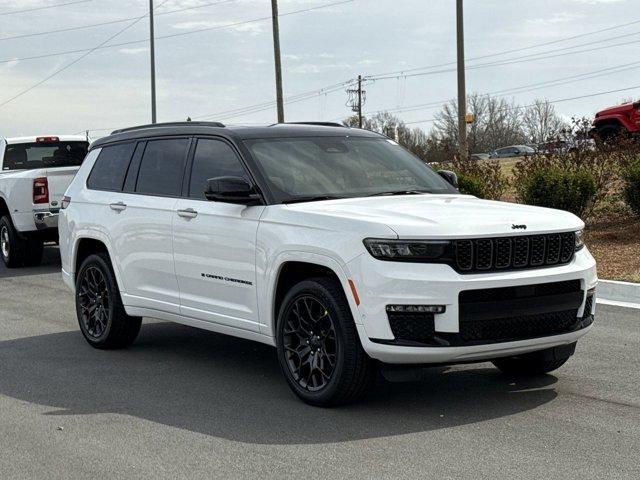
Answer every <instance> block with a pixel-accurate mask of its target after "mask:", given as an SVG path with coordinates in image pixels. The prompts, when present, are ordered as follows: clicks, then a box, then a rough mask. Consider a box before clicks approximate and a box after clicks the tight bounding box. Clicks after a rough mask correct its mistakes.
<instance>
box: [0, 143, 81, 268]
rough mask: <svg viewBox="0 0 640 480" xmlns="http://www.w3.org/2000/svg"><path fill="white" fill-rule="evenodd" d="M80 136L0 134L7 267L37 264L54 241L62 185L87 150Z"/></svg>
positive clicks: (0, 224) (1, 233) (0, 205)
mask: <svg viewBox="0 0 640 480" xmlns="http://www.w3.org/2000/svg"><path fill="white" fill-rule="evenodd" d="M88 147H89V142H87V140H86V138H85V137H83V136H76V135H61V136H53V135H46V136H38V137H18V138H0V247H1V248H0V255H1V256H2V260H3V261H4V263H5V265H6V266H7V267H9V268H13V267H19V266H23V265H28V266H33V265H39V264H40V262H41V261H42V249H43V245H44V243H45V242H53V241H58V213H59V211H60V207H61V204H62V197H63V195H64V192H65V190H66V189H67V187H68V186H69V184H70V183H71V180H73V177H74V176H75V174H76V172H77V171H78V168H79V167H80V164H81V163H82V161H83V160H84V157H85V155H86V153H87V148H88Z"/></svg>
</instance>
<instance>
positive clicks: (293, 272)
mask: <svg viewBox="0 0 640 480" xmlns="http://www.w3.org/2000/svg"><path fill="white" fill-rule="evenodd" d="M278 260H279V261H278V262H276V263H275V265H274V266H273V268H272V272H273V274H272V275H268V276H267V278H271V279H272V281H271V282H270V284H269V286H268V294H267V296H266V299H267V300H268V302H267V303H268V305H269V309H268V311H266V312H265V314H266V315H267V318H266V319H265V320H266V322H264V324H266V329H267V331H265V332H264V333H266V334H268V335H270V336H272V337H274V338H275V336H276V327H277V319H278V311H279V309H280V306H281V305H282V301H283V300H284V297H285V295H286V293H287V291H288V290H289V288H291V287H292V286H293V285H295V284H296V283H298V282H300V281H302V280H304V279H307V278H314V277H318V276H327V277H330V278H334V279H335V280H337V281H338V283H339V284H340V286H341V288H342V291H343V293H344V295H345V298H346V299H347V302H348V304H349V307H350V309H351V315H352V316H353V319H354V322H355V323H356V324H359V323H361V321H360V313H359V310H358V304H357V302H356V299H355V297H354V293H353V291H352V290H351V288H352V287H351V286H350V283H349V280H350V279H349V276H348V274H347V272H346V270H345V269H344V268H343V266H342V265H341V264H340V263H339V262H338V261H337V260H335V259H333V258H331V257H327V256H324V255H320V254H316V253H308V254H307V253H302V252H298V253H297V254H284V255H281V256H280V257H279V259H278ZM353 288H355V287H353Z"/></svg>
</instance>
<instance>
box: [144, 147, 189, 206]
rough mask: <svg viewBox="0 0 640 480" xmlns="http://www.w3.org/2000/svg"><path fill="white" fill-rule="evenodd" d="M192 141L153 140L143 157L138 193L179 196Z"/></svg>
mask: <svg viewBox="0 0 640 480" xmlns="http://www.w3.org/2000/svg"><path fill="white" fill-rule="evenodd" d="M189 143H190V139H188V138H175V139H167V140H151V141H149V142H147V147H146V148H145V150H144V154H143V155H142V161H141V163H140V171H139V172H138V183H137V185H136V192H138V193H144V194H147V195H162V196H171V197H175V196H179V195H180V192H181V186H182V176H183V174H184V165H185V162H186V160H187V151H188V150H189Z"/></svg>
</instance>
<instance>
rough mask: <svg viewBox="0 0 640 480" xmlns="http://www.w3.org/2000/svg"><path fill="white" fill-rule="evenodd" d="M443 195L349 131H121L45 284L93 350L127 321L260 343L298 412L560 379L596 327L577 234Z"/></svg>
mask: <svg viewBox="0 0 640 480" xmlns="http://www.w3.org/2000/svg"><path fill="white" fill-rule="evenodd" d="M445 178H446V179H447V181H445ZM455 183H456V182H455V175H454V174H453V173H451V172H435V171H434V170H433V169H431V168H430V167H429V166H427V165H426V164H425V163H424V162H423V161H422V160H420V159H419V158H417V157H415V156H414V155H412V154H411V153H409V152H408V151H407V150H405V149H404V148H403V147H401V146H400V145H398V144H397V143H396V142H394V141H393V140H390V139H388V138H386V137H384V136H382V135H378V134H376V133H373V132H368V131H365V130H358V129H351V128H346V127H330V126H319V125H290V124H279V125H272V126H268V127H225V126H224V125H222V124H218V123H206V122H190V123H178V124H164V125H163V124H157V125H154V126H148V125H147V126H142V127H136V128H131V129H124V130H120V131H116V132H113V134H112V135H110V136H108V137H104V138H102V139H100V140H97V141H96V142H94V143H93V144H92V147H91V151H90V152H89V154H88V155H87V159H86V160H85V162H84V164H83V165H82V167H81V169H80V171H79V172H78V175H77V176H76V178H75V179H74V181H73V182H72V183H71V185H70V186H69V189H68V190H67V193H66V194H65V200H64V207H65V208H64V209H63V210H62V213H61V217H60V253H61V258H62V278H63V280H64V282H65V284H66V285H67V286H68V287H69V288H70V289H71V290H72V291H73V292H75V295H74V298H75V302H76V312H77V317H78V323H79V327H80V330H81V332H82V334H83V335H84V337H85V339H86V340H87V342H88V343H89V344H91V345H92V346H93V347H95V348H101V349H107V348H122V347H126V346H127V345H129V344H131V343H132V342H133V341H134V340H135V338H136V336H137V335H138V332H139V330H140V325H141V318H142V317H152V318H158V319H162V320H165V321H174V322H178V323H183V324H186V325H190V326H193V327H198V328H203V329H206V330H212V331H216V332H220V333H224V334H228V335H234V336H238V337H242V338H245V339H250V340H255V341H259V342H263V343H265V344H268V345H272V346H274V347H276V351H275V352H274V353H275V355H276V356H277V358H278V361H279V363H280V367H281V369H282V372H283V375H284V377H285V379H286V381H287V382H288V384H289V386H290V387H291V389H292V390H293V391H294V392H295V393H296V394H297V395H298V396H299V397H300V398H301V399H302V400H304V401H305V402H308V403H310V404H313V405H336V404H341V403H345V402H349V401H353V400H355V399H357V398H358V397H359V396H361V395H362V394H363V393H364V392H365V391H366V390H367V388H368V387H369V386H371V385H372V380H373V379H374V377H375V375H374V374H375V371H376V370H377V369H378V368H381V369H382V371H383V373H384V372H387V374H389V375H394V374H397V373H398V369H399V368H401V367H402V368H403V369H404V370H405V372H404V373H403V374H406V373H407V370H408V371H409V372H410V371H411V369H414V373H418V372H420V371H421V370H420V369H421V368H423V367H424V366H426V365H430V364H438V365H442V364H453V363H469V362H480V361H483V362H484V361H492V362H493V363H494V364H495V366H496V367H497V368H499V369H501V370H502V371H504V372H506V373H508V374H518V375H525V376H526V375H541V374H543V373H546V372H550V371H552V370H555V369H557V368H559V367H560V366H561V365H563V364H564V363H565V362H566V361H567V360H568V359H569V357H570V356H571V355H572V354H573V352H574V349H575V346H576V342H577V341H578V339H579V338H581V337H582V336H583V335H584V334H586V333H587V332H588V330H589V329H590V328H591V325H592V323H593V321H594V316H593V314H594V308H595V296H594V295H595V286H596V283H597V275H596V264H595V261H594V259H593V257H592V256H591V254H590V253H589V251H588V250H587V248H586V247H585V246H584V243H583V241H582V229H583V228H584V223H583V222H582V221H581V220H580V219H579V218H577V217H576V216H575V215H573V214H571V213H569V212H564V211H559V210H551V209H547V208H539V207H532V206H525V205H516V204H513V203H501V202H494V201H486V200H481V199H478V198H475V197H472V196H469V195H461V194H460V193H459V192H458V191H457V190H456V189H455V188H454V186H453V185H454V184H455ZM111 359H112V357H110V356H105V357H104V359H103V361H105V362H108V361H110V360H111ZM131 360H132V361H134V360H135V359H134V358H133V357H131ZM247 361H251V359H250V358H249V357H247ZM128 368H133V369H135V368H136V366H135V365H133V364H131V365H129V367H128ZM97 381H100V379H99V378H98V379H97Z"/></svg>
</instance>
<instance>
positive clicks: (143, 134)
mask: <svg viewBox="0 0 640 480" xmlns="http://www.w3.org/2000/svg"><path fill="white" fill-rule="evenodd" d="M333 125H336V126H333ZM337 125H338V124H327V123H322V122H316V123H314V122H307V123H278V124H273V125H264V126H238V125H234V126H225V125H222V124H221V123H218V122H175V123H157V124H155V125H141V126H139V127H131V128H125V129H120V130H115V131H114V132H113V133H112V134H111V135H108V136H106V137H102V138H100V139H98V140H96V141H95V142H94V143H93V144H92V148H96V147H99V146H101V145H105V144H108V143H112V142H118V141H122V140H131V139H137V138H149V137H160V136H166V135H220V136H224V137H229V138H235V139H236V140H247V139H258V138H292V137H293V138H295V137H374V138H377V137H380V135H379V134H377V133H373V132H369V131H367V130H360V129H358V128H349V127H343V126H337Z"/></svg>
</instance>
